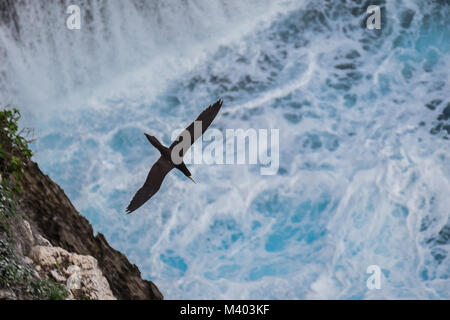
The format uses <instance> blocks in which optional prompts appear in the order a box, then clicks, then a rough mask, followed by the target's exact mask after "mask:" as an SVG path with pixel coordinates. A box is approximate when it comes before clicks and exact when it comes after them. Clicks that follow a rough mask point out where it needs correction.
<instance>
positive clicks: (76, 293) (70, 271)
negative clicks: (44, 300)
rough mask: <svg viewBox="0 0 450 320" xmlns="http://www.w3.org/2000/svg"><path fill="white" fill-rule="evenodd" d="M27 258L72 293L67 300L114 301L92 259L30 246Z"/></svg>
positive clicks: (95, 262) (105, 281)
mask: <svg viewBox="0 0 450 320" xmlns="http://www.w3.org/2000/svg"><path fill="white" fill-rule="evenodd" d="M29 256H30V258H31V259H32V260H33V261H34V263H36V265H38V266H39V267H40V269H41V270H42V271H47V272H48V273H49V274H50V275H51V276H52V277H53V279H54V280H55V281H57V282H59V283H60V284H62V285H65V286H66V287H67V289H69V290H70V291H71V294H72V295H71V296H69V299H75V298H85V299H90V300H116V298H115V297H114V296H113V293H112V292H111V289H110V287H109V283H108V281H107V280H106V278H105V277H104V276H103V273H102V271H101V270H100V269H99V268H98V264H97V260H96V259H95V258H93V257H91V256H82V255H79V254H76V253H70V252H68V251H66V250H64V249H62V248H57V247H56V248H55V247H43V246H36V247H33V249H31V252H30V253H29Z"/></svg>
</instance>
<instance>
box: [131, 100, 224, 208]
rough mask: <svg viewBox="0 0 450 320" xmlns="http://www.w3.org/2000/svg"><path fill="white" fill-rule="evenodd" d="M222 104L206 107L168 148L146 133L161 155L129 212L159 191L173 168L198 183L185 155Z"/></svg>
mask: <svg viewBox="0 0 450 320" xmlns="http://www.w3.org/2000/svg"><path fill="white" fill-rule="evenodd" d="M222 104H223V101H222V100H219V101H217V102H216V103H214V104H212V105H210V106H209V107H208V108H206V110H204V111H203V112H202V113H201V114H200V115H199V116H198V118H197V119H196V120H195V121H194V122H193V123H191V124H190V125H189V127H187V128H186V129H185V130H184V131H183V132H182V133H181V134H180V135H179V136H178V137H177V139H176V140H175V141H174V142H173V143H172V144H171V145H170V147H168V148H167V147H165V146H164V145H162V144H161V142H159V141H158V139H156V138H155V137H154V136H151V135H149V134H147V133H145V136H146V137H147V139H148V141H150V143H151V144H152V145H153V146H154V147H155V148H156V149H158V151H159V152H160V153H161V157H160V158H159V159H158V160H157V161H156V162H155V164H154V165H153V166H152V168H151V169H150V172H149V174H148V176H147V180H145V183H144V185H143V186H142V188H140V189H139V190H138V192H136V194H135V195H134V197H133V200H131V202H130V204H129V205H128V207H127V210H126V212H127V213H128V214H129V213H131V212H133V211H135V210H136V209H138V208H139V207H141V206H142V205H143V204H144V203H145V202H147V201H148V200H149V199H150V198H151V197H152V196H153V195H154V194H155V193H156V192H158V190H159V188H160V187H161V184H162V182H163V180H164V178H165V177H166V175H167V174H168V173H169V172H170V171H171V170H172V169H175V168H176V169H178V170H180V171H181V172H182V173H183V174H184V175H185V176H186V177H188V178H189V179H191V180H192V182H194V183H196V182H195V180H194V179H193V178H192V174H191V173H190V172H189V169H188V168H187V167H186V165H185V163H184V162H183V156H184V155H185V154H186V151H187V150H188V149H189V148H190V147H191V146H192V145H193V144H194V142H195V141H196V140H197V139H198V138H200V137H201V136H202V135H203V134H204V133H205V131H206V130H207V129H208V127H209V126H210V125H211V123H212V122H213V120H214V118H215V117H216V116H217V114H218V113H219V111H220V108H221V107H222Z"/></svg>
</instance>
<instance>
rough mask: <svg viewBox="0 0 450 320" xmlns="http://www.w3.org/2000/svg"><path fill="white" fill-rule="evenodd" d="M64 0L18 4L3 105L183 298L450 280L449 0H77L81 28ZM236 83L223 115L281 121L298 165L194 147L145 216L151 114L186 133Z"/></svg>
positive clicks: (45, 164) (2, 84) (288, 157)
mask: <svg viewBox="0 0 450 320" xmlns="http://www.w3.org/2000/svg"><path fill="white" fill-rule="evenodd" d="M62 2H63V4H58V5H57V4H51V3H49V2H46V1H35V0H28V1H21V2H14V1H12V3H13V4H10V7H9V9H7V10H9V11H7V12H8V14H3V16H2V19H3V22H2V23H0V56H1V61H0V89H1V90H0V104H1V105H5V104H7V103H10V104H13V105H15V106H17V107H19V108H20V109H21V110H22V111H23V113H24V114H25V119H24V125H31V126H33V127H34V128H35V132H36V136H37V137H38V138H39V139H38V140H37V142H36V143H35V144H34V145H33V149H34V150H35V152H36V155H35V157H34V159H35V160H36V161H37V162H38V163H39V164H40V166H41V167H42V169H43V170H44V171H45V172H46V173H48V174H49V175H50V176H51V178H53V179H54V180H55V181H56V182H57V183H59V184H60V185H61V186H62V188H63V189H64V190H65V191H66V193H67V194H68V195H69V197H70V198H71V199H72V201H73V202H74V204H75V206H76V207H77V208H78V209H79V210H80V211H81V212H82V214H83V215H84V216H86V217H87V218H88V219H89V221H91V223H92V224H93V226H94V229H95V230H96V231H97V232H101V233H103V234H105V236H106V238H107V239H108V241H109V242H110V243H111V245H112V246H113V247H115V248H117V249H119V250H121V251H123V252H124V253H125V254H126V255H127V256H128V258H129V259H130V260H131V261H132V262H133V263H135V264H136V265H137V266H138V267H139V268H140V270H141V271H142V273H143V276H144V277H145V278H147V279H151V280H153V281H154V282H155V283H156V284H157V285H158V287H159V288H160V290H161V291H162V292H163V293H164V295H165V297H166V298H167V299H316V298H319V299H378V298H381V299H393V298H408V299H410V298H412V299H417V298H420V299H449V298H450V280H449V276H450V263H449V257H448V254H449V246H450V222H449V216H450V196H449V191H450V148H449V136H450V104H449V103H450V96H449V92H450V81H449V70H450V41H449V39H450V4H449V2H448V1H425V0H409V1H406V0H403V1H400V0H396V1H394V0H392V1H386V2H385V1H378V2H375V3H371V4H379V5H381V8H382V11H381V14H382V25H381V30H368V29H367V28H366V19H367V17H368V16H369V15H368V14H367V13H366V9H367V8H366V7H365V6H366V5H367V4H364V1H353V2H352V1H347V2H350V3H351V4H348V3H347V4H345V3H343V2H344V1H325V0H321V1H317V0H315V1H269V0H267V1H266V0H250V1H240V0H228V1H225V0H196V1H176V0H170V1H168V0H164V1H156V0H154V1H137V0H136V1H76V2H78V4H79V6H80V8H81V11H82V28H81V30H79V31H76V30H68V29H67V28H66V27H65V20H66V18H67V14H66V13H65V9H66V7H67V6H68V5H69V4H71V2H72V1H70V3H69V1H62ZM6 3H8V1H6ZM12 7H15V8H12ZM8 17H9V18H8ZM7 18H8V19H9V20H8V19H7ZM218 98H222V99H223V100H224V107H223V110H222V112H221V114H220V115H219V116H218V118H217V119H216V121H215V122H214V127H215V128H218V129H221V130H224V129H227V128H230V129H235V128H243V129H246V128H255V129H259V128H267V129H271V128H273V129H279V130H280V131H279V132H280V145H279V149H280V169H279V171H278V174H277V175H274V176H261V175H260V170H259V169H260V168H259V166H257V165H256V166H250V165H240V166H237V165H206V164H203V165H190V170H191V172H192V173H193V176H194V177H195V179H196V181H197V183H198V184H197V185H193V184H192V182H190V181H189V180H187V179H186V178H185V177H184V176H183V175H182V174H180V173H178V172H172V173H171V174H170V175H168V177H167V178H166V179H165V181H164V184H163V186H162V188H161V190H160V191H159V193H158V194H157V195H156V196H155V197H154V198H153V199H151V200H150V201H149V202H148V203H147V204H145V205H144V206H143V207H142V208H141V209H139V210H138V211H137V212H136V213H134V214H133V215H130V216H127V215H125V214H124V211H125V207H126V206H127V205H128V203H129V201H130V199H131V198H132V196H133V195H134V193H135V192H136V190H138V189H139V188H140V186H141V185H142V184H143V182H144V181H145V178H146V176H147V173H148V170H149V168H150V166H151V165H152V164H153V162H154V161H155V160H156V159H157V158H158V156H159V155H158V152H157V151H156V149H155V148H153V147H152V146H151V145H150V144H149V143H148V142H147V141H146V139H145V136H144V134H143V133H144V132H147V133H151V134H153V135H155V136H157V137H158V138H160V139H162V141H163V142H164V143H165V144H166V145H168V144H170V135H171V133H172V131H173V130H175V129H177V128H182V127H184V126H186V125H187V124H189V123H190V122H191V121H192V120H193V119H194V118H195V117H196V116H197V115H198V114H199V113H200V112H201V111H202V110H203V109H204V108H205V107H206V106H207V105H209V104H210V103H212V102H214V101H215V100H216V99H218ZM446 106H449V109H445V108H446ZM445 110H447V111H445ZM206 146H207V143H204V144H203V147H206ZM371 265H377V266H379V267H380V268H381V271H382V273H381V288H380V289H379V290H369V289H368V287H367V285H366V281H367V279H368V278H369V276H370V274H368V273H367V268H368V267H369V266H371Z"/></svg>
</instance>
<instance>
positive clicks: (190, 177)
mask: <svg viewBox="0 0 450 320" xmlns="http://www.w3.org/2000/svg"><path fill="white" fill-rule="evenodd" d="M188 178H189V179H191V180H192V182H193V183H195V184H197V182H195V180H194V178H192V176H189V177H188Z"/></svg>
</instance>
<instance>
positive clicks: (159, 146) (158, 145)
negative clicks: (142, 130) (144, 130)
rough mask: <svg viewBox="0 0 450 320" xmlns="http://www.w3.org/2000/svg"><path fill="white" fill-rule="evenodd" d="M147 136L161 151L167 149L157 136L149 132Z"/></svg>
mask: <svg viewBox="0 0 450 320" xmlns="http://www.w3.org/2000/svg"><path fill="white" fill-rule="evenodd" d="M145 136H146V137H147V139H148V141H150V143H151V144H152V146H154V147H155V148H156V149H158V150H159V152H161V153H162V152H163V150H164V149H165V148H164V146H163V145H162V144H161V142H159V140H158V139H156V137H154V136H151V135H149V134H145Z"/></svg>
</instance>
